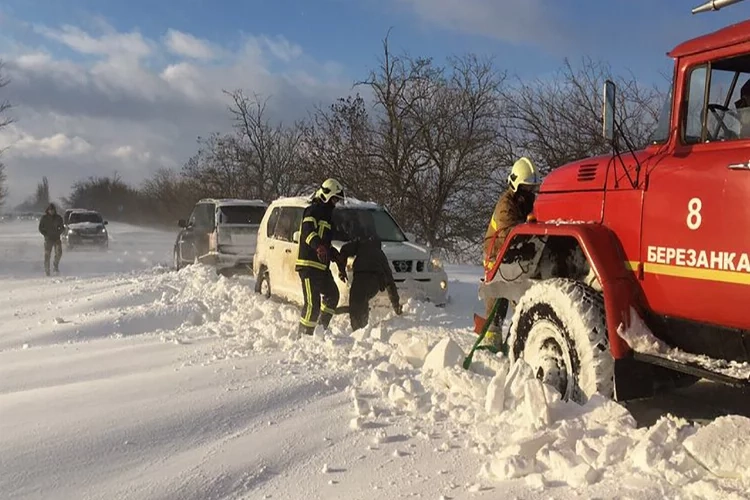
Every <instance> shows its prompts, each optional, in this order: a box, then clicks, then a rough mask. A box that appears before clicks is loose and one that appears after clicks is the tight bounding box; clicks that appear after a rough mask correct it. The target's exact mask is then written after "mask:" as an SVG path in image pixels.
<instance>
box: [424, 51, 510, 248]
mask: <svg viewBox="0 0 750 500" xmlns="http://www.w3.org/2000/svg"><path fill="white" fill-rule="evenodd" d="M450 64H451V66H450V68H449V69H448V70H447V71H445V70H441V71H440V72H439V73H435V74H434V75H433V77H432V78H431V79H430V80H429V81H428V82H425V84H427V85H429V86H430V90H429V91H427V92H425V95H427V96H428V98H426V99H424V100H421V101H420V102H419V103H417V105H416V106H414V107H413V108H412V109H411V110H410V119H411V121H412V122H413V123H414V128H415V129H417V130H419V131H420V136H419V137H420V141H419V156H420V163H421V164H423V165H424V166H423V167H422V168H420V169H419V171H418V173H417V175H416V183H417V186H418V188H417V189H414V190H412V191H411V192H410V200H411V203H410V206H411V210H412V212H413V213H414V214H416V215H417V216H418V219H419V220H420V221H421V228H420V229H421V230H420V231H419V233H420V236H422V238H423V239H424V240H425V241H427V242H429V243H430V244H431V245H433V246H435V247H440V248H448V249H451V250H454V251H455V250H457V249H458V247H460V246H463V245H466V244H467V243H469V242H472V241H474V240H476V239H477V235H478V234H481V233H482V228H483V226H484V225H485V224H486V220H485V219H486V212H487V207H488V206H492V205H493V204H494V201H495V199H496V197H497V191H496V189H495V187H494V185H493V183H492V182H490V181H491V180H492V179H493V178H495V177H496V176H497V172H498V171H499V170H501V169H503V168H504V167H505V161H507V158H508V156H509V154H508V153H507V152H505V151H502V148H501V147H500V144H501V141H500V140H499V138H500V135H499V131H500V129H501V121H502V113H501V107H500V99H499V93H500V91H501V88H502V85H503V82H504V79H505V75H503V74H501V73H499V72H498V71H497V70H495V68H494V67H493V65H492V63H491V61H489V60H479V59H478V58H477V57H476V56H473V55H469V56H466V57H463V58H451V59H450Z"/></svg>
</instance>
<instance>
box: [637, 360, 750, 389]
mask: <svg viewBox="0 0 750 500" xmlns="http://www.w3.org/2000/svg"><path fill="white" fill-rule="evenodd" d="M688 356H689V357H693V356H691V355H688ZM688 356H686V357H688ZM633 358H634V359H635V360H637V361H641V362H643V363H649V364H652V365H656V366H661V367H663V368H668V369H670V370H674V371H677V372H681V373H687V374H688V375H694V376H696V377H701V378H705V379H707V380H712V381H714V382H719V383H722V384H727V385H731V386H734V387H750V367H747V368H744V367H739V366H738V367H736V368H735V367H733V366H732V365H738V364H737V363H734V362H729V361H724V360H715V359H712V358H708V357H707V356H701V357H700V358H701V359H700V360H694V359H673V358H667V357H665V356H660V355H657V354H646V353H642V352H633Z"/></svg>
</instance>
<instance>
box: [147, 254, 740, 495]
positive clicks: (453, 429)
mask: <svg viewBox="0 0 750 500" xmlns="http://www.w3.org/2000/svg"><path fill="white" fill-rule="evenodd" d="M178 274H179V275H180V277H181V278H182V279H184V282H183V283H184V286H183V288H182V289H181V290H179V291H178V292H176V293H175V294H173V295H171V296H168V297H167V298H165V300H168V301H169V302H170V303H172V304H174V305H175V306H177V305H178V304H179V303H182V302H185V301H188V302H193V303H196V302H197V303H199V304H201V305H200V307H199V309H200V310H202V311H203V312H202V313H201V314H200V317H199V318H197V320H196V321H193V322H192V323H190V324H185V325H182V327H181V328H180V329H178V331H179V333H180V335H183V336H188V337H191V336H200V335H205V333H206V332H215V333H216V334H220V335H222V337H223V338H224V342H222V343H221V344H219V345H218V346H216V350H215V351H214V352H213V355H212V357H211V359H210V360H205V359H204V360H202V362H207V361H209V362H210V361H212V360H217V359H223V358H225V357H235V356H246V355H248V353H249V352H252V351H259V350H260V351H262V350H278V349H281V350H284V351H287V353H288V357H289V360H290V363H292V364H297V365H299V366H300V370H301V371H303V372H304V371H305V370H308V369H312V368H313V367H322V366H327V367H328V368H330V369H333V370H334V371H336V372H339V373H349V374H351V383H350V385H349V387H348V389H347V390H348V392H349V394H350V396H351V401H352V406H351V411H352V417H351V420H350V423H349V426H350V429H352V430H356V431H358V432H363V433H365V434H367V435H370V437H371V445H370V446H371V448H372V449H378V447H379V446H382V445H383V444H384V443H389V442H392V441H393V440H395V439H404V437H401V438H397V437H396V436H390V435H388V433H387V432H386V431H385V430H384V429H385V428H387V427H388V426H389V425H391V424H393V423H394V422H398V421H402V422H403V421H406V422H412V423H411V424H409V425H411V426H412V431H411V432H410V433H409V435H407V436H406V437H405V439H407V440H411V439H431V440H433V441H434V442H435V448H434V451H435V453H436V454H438V459H439V456H440V455H441V454H445V453H449V452H450V451H451V450H452V449H455V448H460V449H471V450H473V451H474V452H476V453H477V454H479V455H481V456H483V457H485V464H484V466H483V467H481V469H480V470H478V471H477V478H478V479H479V480H482V481H487V482H489V483H496V482H498V481H508V480H518V481H523V482H524V484H525V486H526V487H528V488H531V489H542V488H549V487H552V486H553V485H557V486H567V487H572V488H583V487H585V488H597V487H599V488H602V489H603V491H606V490H607V488H608V487H609V486H607V485H611V484H613V483H617V482H618V481H622V478H623V477H631V476H632V477H633V478H636V477H637V478H641V480H640V481H641V482H642V483H643V488H645V489H647V490H653V491H661V490H660V489H662V488H664V489H665V491H668V492H670V491H671V492H672V493H675V494H676V492H679V491H682V492H683V494H685V492H689V494H686V496H685V498H693V497H695V498H701V497H703V496H704V495H718V496H721V497H723V498H733V497H737V495H740V494H741V493H742V492H744V491H745V488H746V486H747V484H746V483H745V481H746V480H747V479H748V478H747V477H746V476H745V475H743V473H742V470H743V469H742V466H741V465H738V464H741V463H744V462H742V460H745V459H746V458H747V456H748V453H750V441H747V440H740V441H737V443H736V447H735V448H733V449H732V450H731V451H730V450H727V451H726V453H725V454H724V455H722V454H712V453H711V452H710V447H709V446H708V445H707V443H708V442H710V441H711V439H712V438H711V436H713V435H716V434H727V435H728V434H733V435H734V436H738V435H743V434H744V435H750V421H745V420H742V421H740V420H734V421H731V425H728V424H727V422H725V421H722V420H717V421H716V422H714V423H712V424H709V425H708V426H706V427H704V428H702V429H699V428H698V427H696V426H694V425H692V424H690V423H688V422H687V421H685V420H681V419H676V418H673V417H671V416H665V417H662V418H661V419H660V420H659V421H658V422H657V423H656V424H655V425H654V426H652V427H650V428H648V429H638V428H637V427H636V422H635V420H634V419H633V418H632V416H631V415H630V414H629V413H628V412H627V410H626V409H625V408H623V407H622V406H621V405H619V404H617V403H615V402H613V401H610V400H606V399H604V398H603V397H599V396H597V395H594V396H593V397H592V398H590V400H589V401H588V403H587V404H586V405H583V406H580V405H577V404H575V403H570V402H564V401H561V400H560V397H559V394H557V392H556V391H555V390H554V389H552V388H551V387H549V386H547V385H545V384H542V383H541V382H540V381H539V380H537V379H536V378H535V377H534V374H533V373H532V371H531V368H530V367H529V366H528V365H527V364H526V363H524V362H523V361H521V360H519V361H517V362H516V363H514V364H512V365H511V364H510V363H509V362H508V360H507V359H504V358H502V357H497V356H492V355H490V354H489V353H487V352H485V351H479V352H477V353H476V354H475V360H474V362H473V364H472V366H471V369H470V370H464V369H463V368H462V367H461V363H462V362H463V359H464V356H465V352H466V350H468V346H469V345H470V343H471V341H473V340H474V338H475V337H474V336H473V334H471V333H470V331H469V330H468V329H466V330H464V331H456V330H455V329H447V328H443V327H442V326H440V325H441V323H444V322H445V316H446V315H447V313H446V312H444V311H441V310H439V309H437V308H434V307H432V306H430V305H428V304H423V303H415V302H413V301H409V302H407V303H406V304H405V315H404V316H403V317H394V316H393V315H392V313H386V315H385V316H382V314H383V313H382V312H380V311H379V312H374V313H373V318H372V320H371V324H370V325H369V326H368V327H366V328H364V329H361V330H359V331H356V332H351V330H350V327H349V325H348V317H346V316H337V317H336V318H335V319H334V321H333V323H332V329H331V331H330V332H327V333H325V334H320V332H318V334H317V335H316V336H315V337H312V338H302V339H298V338H297V337H296V336H295V335H294V334H293V332H294V331H295V330H296V326H297V321H298V310H297V308H296V307H290V306H279V305H278V304H277V303H275V302H273V301H269V300H266V299H264V298H262V297H259V296H257V295H255V294H253V293H252V291H251V287H250V286H247V285H240V284H238V283H237V282H236V281H231V280H227V279H225V278H222V277H218V276H216V275H215V273H212V272H211V271H208V270H205V269H203V268H201V267H200V266H193V267H192V268H189V269H184V270H182V271H180V272H179V273H178ZM161 279H169V276H168V275H165V276H163V277H161ZM204 309H205V310H204ZM379 315H380V316H379ZM380 320H382V321H380ZM219 332H221V333H219ZM462 344H463V345H465V346H466V348H464V347H462ZM437 436H440V437H437ZM707 449H708V450H707ZM391 453H392V455H391V456H392V458H398V457H401V456H403V451H398V450H394V451H392V452H391ZM670 488H672V489H670ZM691 495H692V496H691ZM737 498H739V497H737Z"/></svg>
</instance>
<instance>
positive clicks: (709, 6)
mask: <svg viewBox="0 0 750 500" xmlns="http://www.w3.org/2000/svg"><path fill="white" fill-rule="evenodd" d="M741 1H742V0H709V1H708V2H706V3H704V4H703V5H699V6H698V7H696V8H694V9H693V10H692V12H693V14H700V13H701V12H713V11H715V10H719V9H723V8H724V7H729V6H730V5H734V4H736V3H739V2H741Z"/></svg>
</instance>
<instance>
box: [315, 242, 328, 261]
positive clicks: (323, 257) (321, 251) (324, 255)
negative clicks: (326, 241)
mask: <svg viewBox="0 0 750 500" xmlns="http://www.w3.org/2000/svg"><path fill="white" fill-rule="evenodd" d="M315 251H316V252H317V254H318V259H319V260H320V261H321V262H327V261H328V249H327V248H326V247H325V245H318V248H316V249H315Z"/></svg>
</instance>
